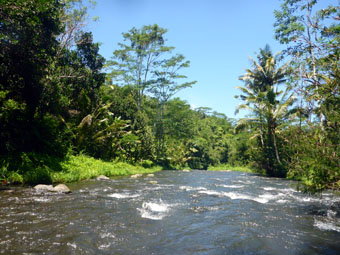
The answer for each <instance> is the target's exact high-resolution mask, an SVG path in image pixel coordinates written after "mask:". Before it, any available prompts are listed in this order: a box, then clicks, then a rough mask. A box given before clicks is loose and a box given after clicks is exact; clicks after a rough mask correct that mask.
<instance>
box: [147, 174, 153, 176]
mask: <svg viewBox="0 0 340 255" xmlns="http://www.w3.org/2000/svg"><path fill="white" fill-rule="evenodd" d="M154 176H155V175H154V174H148V175H147V177H154Z"/></svg>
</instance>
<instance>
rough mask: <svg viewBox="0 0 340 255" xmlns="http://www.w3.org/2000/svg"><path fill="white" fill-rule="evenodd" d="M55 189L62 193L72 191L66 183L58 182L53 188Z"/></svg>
mask: <svg viewBox="0 0 340 255" xmlns="http://www.w3.org/2000/svg"><path fill="white" fill-rule="evenodd" d="M53 191H55V192H60V193H71V190H70V189H69V188H68V187H67V186H66V185H65V184H58V185H57V186H55V187H54V188H53Z"/></svg>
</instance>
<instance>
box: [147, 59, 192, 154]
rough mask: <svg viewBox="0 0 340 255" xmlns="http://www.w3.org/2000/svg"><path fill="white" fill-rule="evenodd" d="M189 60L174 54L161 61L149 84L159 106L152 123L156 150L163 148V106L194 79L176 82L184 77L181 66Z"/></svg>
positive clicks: (185, 65) (184, 65)
mask: <svg viewBox="0 0 340 255" xmlns="http://www.w3.org/2000/svg"><path fill="white" fill-rule="evenodd" d="M189 64H190V62H189V61H185V57H184V56H183V55H180V54H179V55H176V56H173V57H171V58H169V59H166V60H164V61H162V63H161V65H160V66H159V67H158V70H156V71H155V78H156V80H155V82H154V83H153V84H152V85H151V87H150V89H149V91H150V92H151V93H152V95H153V96H154V97H155V98H156V99H157V100H158V102H159V107H158V110H157V117H156V121H155V123H154V127H155V129H156V132H155V133H156V139H157V141H158V151H162V150H163V145H164V143H163V139H164V127H163V119H164V107H165V105H166V103H167V102H168V101H169V99H170V98H171V97H173V96H174V95H175V94H176V93H177V92H179V91H180V90H182V89H185V88H189V87H191V86H192V85H193V84H195V83H196V81H192V82H183V83H181V82H178V80H179V79H186V78H187V77H186V76H185V75H181V74H179V71H180V70H181V69H182V68H187V67H189Z"/></svg>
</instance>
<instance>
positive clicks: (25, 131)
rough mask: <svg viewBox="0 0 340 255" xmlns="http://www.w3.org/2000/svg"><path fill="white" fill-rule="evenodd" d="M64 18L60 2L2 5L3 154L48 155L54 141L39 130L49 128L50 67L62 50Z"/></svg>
mask: <svg viewBox="0 0 340 255" xmlns="http://www.w3.org/2000/svg"><path fill="white" fill-rule="evenodd" d="M60 13H61V6H60V5H59V2H58V1H56V0H37V1H33V0H31V1H22V0H20V1H17V0H1V4H0V17H1V20H0V63H1V64H0V90H1V99H0V100H1V101H0V108H1V112H2V114H1V115H0V118H1V121H0V123H1V128H0V130H1V131H0V137H1V144H2V146H1V149H0V151H1V152H2V153H4V152H5V153H6V152H15V151H16V152H18V151H31V150H35V149H38V150H44V149H46V150H47V148H46V140H48V139H44V138H43V137H42V135H43V133H39V132H38V129H39V128H42V126H45V124H46V121H45V122H44V120H43V118H44V117H46V116H45V115H43V114H42V107H41V105H42V103H43V102H42V96H43V90H44V86H45V82H46V80H45V78H46V77H47V74H48V70H49V65H50V63H51V62H52V61H53V59H54V57H55V55H56V50H57V47H58V42H57V39H56V38H57V35H58V34H59V33H60V32H61V31H62V26H61V23H60V20H59V16H60ZM44 111H45V110H44ZM50 120H51V119H50ZM51 121H52V120H51ZM52 122H53V121H52ZM45 128H47V127H46V126H45ZM53 129H54V128H52V129H50V130H49V132H53ZM45 131H46V130H45ZM49 138H51V137H49ZM52 139H57V138H56V137H55V138H52ZM52 147H53V146H51V147H50V148H49V149H52Z"/></svg>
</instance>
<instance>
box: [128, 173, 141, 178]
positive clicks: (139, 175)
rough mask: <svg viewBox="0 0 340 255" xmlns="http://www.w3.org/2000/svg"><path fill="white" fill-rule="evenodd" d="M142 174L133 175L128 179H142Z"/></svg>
mask: <svg viewBox="0 0 340 255" xmlns="http://www.w3.org/2000/svg"><path fill="white" fill-rule="evenodd" d="M142 176H143V175H142V174H133V175H131V176H130V178H138V177H142Z"/></svg>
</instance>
